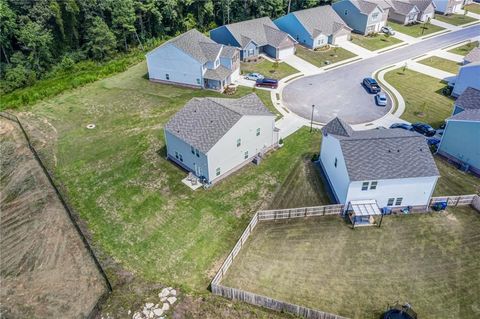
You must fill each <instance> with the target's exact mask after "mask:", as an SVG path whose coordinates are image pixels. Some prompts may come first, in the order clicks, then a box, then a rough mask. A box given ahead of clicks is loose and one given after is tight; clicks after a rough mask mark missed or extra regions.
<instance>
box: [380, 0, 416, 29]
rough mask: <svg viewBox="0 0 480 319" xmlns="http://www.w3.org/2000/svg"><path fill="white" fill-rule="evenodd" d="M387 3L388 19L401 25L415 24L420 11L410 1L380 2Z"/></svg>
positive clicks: (389, 0) (391, 0)
mask: <svg viewBox="0 0 480 319" xmlns="http://www.w3.org/2000/svg"><path fill="white" fill-rule="evenodd" d="M380 1H383V2H384V3H388V4H389V5H390V8H389V9H388V19H389V20H391V21H394V22H398V23H401V24H405V25H407V24H412V23H415V22H417V20H418V16H419V14H420V10H419V9H418V7H417V6H416V5H415V4H414V3H412V2H411V1H401V0H380Z"/></svg>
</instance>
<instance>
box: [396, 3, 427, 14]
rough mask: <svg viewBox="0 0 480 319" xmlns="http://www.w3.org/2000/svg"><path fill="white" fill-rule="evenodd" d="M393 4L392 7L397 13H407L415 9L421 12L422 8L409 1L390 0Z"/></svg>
mask: <svg viewBox="0 0 480 319" xmlns="http://www.w3.org/2000/svg"><path fill="white" fill-rule="evenodd" d="M390 2H391V4H392V9H393V11H394V12H395V13H398V14H401V15H407V14H409V13H410V12H412V10H415V11H416V12H420V10H419V9H418V8H417V6H416V5H415V4H413V3H411V2H407V1H399V0H390Z"/></svg>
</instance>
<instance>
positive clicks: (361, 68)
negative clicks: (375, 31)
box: [282, 25, 480, 124]
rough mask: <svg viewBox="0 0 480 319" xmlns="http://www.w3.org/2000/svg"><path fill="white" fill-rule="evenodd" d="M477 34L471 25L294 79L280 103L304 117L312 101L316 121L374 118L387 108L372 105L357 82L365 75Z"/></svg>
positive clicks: (479, 27) (307, 116) (477, 29)
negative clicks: (338, 117) (326, 70)
mask: <svg viewBox="0 0 480 319" xmlns="http://www.w3.org/2000/svg"><path fill="white" fill-rule="evenodd" d="M479 34H480V25H474V26H471V27H468V28H464V29H461V30H458V31H452V32H449V33H446V34H442V35H439V36H436V37H433V38H430V39H426V40H423V41H421V42H418V43H415V44H412V45H409V46H406V47H402V48H399V49H395V50H392V51H388V52H385V53H382V54H378V55H377V56H374V57H371V58H367V59H363V60H361V61H358V62H354V63H351V64H348V65H345V66H341V67H338V68H336V69H333V70H330V71H328V72H324V73H321V74H317V75H312V76H308V77H303V78H300V79H298V80H294V81H292V82H291V83H289V84H288V85H287V86H286V87H285V88H284V89H283V92H282V98H283V104H284V105H285V106H286V107H288V109H290V110H291V111H293V112H295V113H296V114H298V115H300V116H301V117H303V118H305V119H310V116H311V111H312V104H314V105H315V113H314V120H315V121H316V122H319V123H326V122H328V121H329V120H331V119H332V118H334V117H335V116H340V117H342V118H343V119H344V120H346V121H347V122H349V123H351V124H358V123H366V122H370V121H373V120H375V119H378V118H380V117H382V116H384V115H385V114H386V113H387V112H388V109H389V108H388V107H378V106H376V105H375V103H374V96H373V95H371V94H368V93H367V92H366V91H365V89H364V88H363V86H361V84H360V83H361V81H362V79H363V78H364V77H366V76H370V75H372V73H373V72H374V71H376V70H378V69H381V68H383V67H386V66H389V65H392V64H395V63H398V62H401V61H404V60H408V59H411V58H414V57H416V56H419V55H422V54H425V53H427V52H430V51H432V50H436V49H440V48H443V47H445V46H448V45H453V44H455V43H458V42H461V41H465V40H468V39H472V38H474V37H476V36H478V35H479ZM307 92H308V93H307Z"/></svg>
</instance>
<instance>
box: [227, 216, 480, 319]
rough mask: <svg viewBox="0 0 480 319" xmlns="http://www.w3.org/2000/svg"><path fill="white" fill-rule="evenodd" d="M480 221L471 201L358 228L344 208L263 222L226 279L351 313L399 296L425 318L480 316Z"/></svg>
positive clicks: (361, 313)
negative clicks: (342, 211) (340, 213)
mask: <svg viewBox="0 0 480 319" xmlns="http://www.w3.org/2000/svg"><path fill="white" fill-rule="evenodd" d="M479 227H480V215H479V214H478V212H476V211H474V210H473V209H472V208H470V207H462V208H449V209H448V211H446V212H441V213H428V214H411V215H392V216H387V217H385V218H384V219H383V224H382V227H381V228H378V227H365V228H359V229H355V230H353V229H351V228H350V227H349V225H347V224H346V223H345V222H344V221H343V220H342V219H341V218H339V217H338V216H325V217H313V218H306V219H304V218H298V219H294V220H288V221H276V222H261V223H259V224H258V225H257V227H256V228H255V230H254V232H253V234H252V235H251V236H250V238H249V239H248V241H247V242H246V244H245V246H244V247H243V248H242V250H241V252H240V254H239V255H238V256H237V258H236V259H235V261H234V262H233V264H232V266H231V267H230V269H229V270H228V272H227V275H226V277H224V279H223V281H222V285H225V286H229V287H233V288H239V289H242V290H245V291H249V292H252V293H256V294H259V295H264V296H268V297H271V298H274V299H277V300H282V301H286V302H289V303H294V304H298V305H302V306H306V307H310V308H314V309H319V310H322V311H325V312H330V313H335V314H338V315H341V316H346V317H350V318H372V319H373V318H375V319H377V318H379V317H380V315H381V313H382V312H383V311H385V310H386V307H387V305H388V304H393V303H395V302H396V301H400V302H402V303H404V302H408V303H410V304H411V305H412V306H413V308H414V310H415V311H417V312H418V316H419V318H478V317H479V316H480V265H479V263H478V260H479V258H480V251H479V250H478V247H479V244H480V235H479V232H478V229H479Z"/></svg>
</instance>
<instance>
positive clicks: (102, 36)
mask: <svg viewBox="0 0 480 319" xmlns="http://www.w3.org/2000/svg"><path fill="white" fill-rule="evenodd" d="M85 40H86V43H85V48H86V52H87V54H88V55H89V56H90V57H91V58H93V59H95V60H105V59H107V58H108V57H110V56H111V55H112V54H113V53H114V52H115V48H116V46H117V45H116V39H115V35H114V34H113V32H112V31H111V30H110V29H109V27H108V25H107V24H106V23H105V22H104V21H103V20H102V19H101V18H100V17H95V18H93V20H92V23H91V25H90V26H89V27H88V29H87V35H86V39H85Z"/></svg>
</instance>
